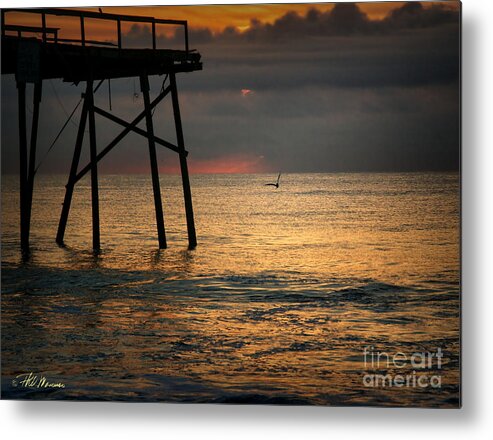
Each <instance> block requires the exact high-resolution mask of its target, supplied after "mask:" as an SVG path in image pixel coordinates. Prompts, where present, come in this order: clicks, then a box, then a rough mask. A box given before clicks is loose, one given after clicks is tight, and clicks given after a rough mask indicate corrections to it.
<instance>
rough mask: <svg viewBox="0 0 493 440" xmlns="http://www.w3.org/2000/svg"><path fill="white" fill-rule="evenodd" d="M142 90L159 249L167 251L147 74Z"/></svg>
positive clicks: (142, 77) (144, 75) (144, 77)
mask: <svg viewBox="0 0 493 440" xmlns="http://www.w3.org/2000/svg"><path fill="white" fill-rule="evenodd" d="M140 88H141V91H142V96H143V98H144V110H145V118H146V127H147V141H148V144H149V158H150V162H151V176H152V190H153V192H154V207H155V210H156V225H157V234H158V241H159V249H166V233H165V230H164V215H163V204H162V201H161V186H160V183H159V169H158V164H157V155H156V144H155V142H154V126H153V123H152V111H151V102H150V98H149V78H148V76H147V74H142V75H141V76H140Z"/></svg>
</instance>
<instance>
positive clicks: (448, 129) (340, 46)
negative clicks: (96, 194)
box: [2, 2, 460, 172]
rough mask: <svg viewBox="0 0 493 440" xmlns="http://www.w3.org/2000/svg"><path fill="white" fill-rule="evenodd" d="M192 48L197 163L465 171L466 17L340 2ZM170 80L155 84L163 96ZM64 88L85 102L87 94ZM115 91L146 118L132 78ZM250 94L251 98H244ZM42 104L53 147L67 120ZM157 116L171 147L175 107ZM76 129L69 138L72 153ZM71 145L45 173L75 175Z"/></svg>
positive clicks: (7, 110)
mask: <svg viewBox="0 0 493 440" xmlns="http://www.w3.org/2000/svg"><path fill="white" fill-rule="evenodd" d="M192 25H193V23H192ZM149 42H150V33H149V29H147V28H145V27H142V26H138V25H136V26H134V27H132V28H131V29H130V31H129V33H128V34H127V35H126V37H125V39H124V44H125V45H127V46H136V47H138V46H147V47H148V45H149ZM181 42H182V36H181V35H180V34H179V33H177V34H176V35H175V36H173V37H165V36H162V35H161V36H160V37H159V39H158V45H159V46H160V47H173V46H174V45H175V46H176V45H178V44H180V43H181ZM190 42H191V46H192V47H193V48H196V49H197V50H198V51H199V52H200V53H201V54H202V57H203V62H204V70H203V71H202V72H196V73H192V74H186V75H182V76H180V78H179V87H180V91H181V104H182V113H183V118H184V127H185V135H186V142H187V144H188V145H189V149H190V151H191V157H193V158H195V159H196V160H207V159H211V158H220V157H223V156H234V155H243V156H244V155H249V156H252V157H262V158H263V160H264V161H265V164H266V166H267V168H270V169H272V170H278V169H282V170H283V171H286V172H288V171H307V172H308V171H322V172H323V171H419V170H457V169H458V166H459V145H460V143H459V133H460V129H459V123H460V116H459V115H460V111H459V109H460V107H459V102H460V101H459V97H460V95H459V86H460V84H459V72H460V53H459V42H460V16H459V12H457V11H454V10H450V9H447V8H446V7H444V6H432V7H426V8H425V7H423V6H422V5H421V4H420V3H418V2H412V3H407V4H405V5H404V6H403V7H401V8H399V9H395V10H393V11H392V12H391V13H390V14H389V15H388V16H387V17H385V18H384V19H382V20H370V19H369V18H368V17H367V16H366V15H365V14H364V13H363V12H362V11H361V10H360V9H359V8H358V6H357V5H355V4H352V3H344V4H340V3H339V4H337V5H336V6H335V7H334V8H333V9H332V10H331V11H328V12H320V11H318V10H317V9H315V8H314V9H312V10H310V11H309V12H308V13H307V14H306V15H304V16H300V15H298V14H296V13H294V12H289V13H287V14H285V15H284V16H282V17H280V18H279V19H278V20H276V21H275V22H274V23H272V24H269V23H262V22H259V21H258V20H255V19H252V21H251V25H250V28H249V29H248V30H247V31H245V32H243V33H240V32H238V31H237V30H236V29H234V28H226V29H224V30H223V31H221V32H218V33H216V34H214V33H212V32H211V31H210V30H209V29H193V28H192V29H191V30H190ZM161 80H162V79H159V78H157V79H155V80H154V81H153V83H152V85H153V87H154V88H153V90H154V92H156V91H157V89H158V88H159V87H160V82H161ZM3 83H4V86H3V87H2V92H3V96H4V99H3V102H2V110H3V111H2V125H3V128H2V164H3V165H2V168H3V169H4V170H7V171H10V170H11V169H13V170H14V171H15V170H16V169H17V168H16V167H17V164H16V160H17V159H16V152H15V149H13V148H11V147H10V146H11V145H14V146H15V145H17V144H16V142H17V141H16V132H15V127H16V124H15V111H16V110H15V86H14V85H13V82H11V81H4V82H3ZM9 84H10V85H9ZM57 87H60V90H61V92H60V93H62V94H63V96H65V97H66V99H67V100H68V102H71V101H70V100H71V99H72V101H75V102H76V100H77V96H78V94H79V93H80V90H79V89H80V87H79V89H77V88H75V87H74V86H67V85H65V86H62V85H58V84H57ZM113 87H114V90H113V108H114V109H115V108H116V107H118V110H117V111H116V113H117V114H119V115H121V116H123V117H125V118H127V119H130V118H131V116H132V115H133V114H135V113H137V112H138V110H139V109H138V108H137V106H136V104H135V103H133V102H132V99H131V95H132V82H131V80H122V81H115V84H114V86H113ZM242 89H250V90H252V91H253V92H252V93H251V94H248V95H247V96H243V95H242V94H241V90H242ZM46 95H48V96H46ZM45 97H46V99H45V105H50V106H52V107H53V111H52V112H51V113H50V115H49V117H48V116H46V117H45V120H44V121H42V122H44V123H45V125H46V127H47V128H46V129H45V130H44V132H43V133H42V136H41V137H42V138H43V140H44V142H45V144H49V142H50V141H51V139H52V138H53V133H56V130H57V128H58V127H59V126H60V125H61V124H62V123H63V121H64V115H63V113H62V112H61V111H60V110H59V109H57V104H56V102H55V99H54V97H51V98H50V95H49V94H48V93H45ZM45 97H44V98H45ZM99 99H103V100H104V98H99ZM118 100H119V101H118ZM46 101H48V103H47V104H46ZM103 102H104V101H103ZM115 102H117V103H119V105H115ZM137 104H139V103H137ZM67 107H70V105H69V104H67ZM159 112H161V113H159ZM161 115H162V116H161ZM157 116H158V117H159V118H160V119H158V121H162V123H161V122H159V123H158V124H157V127H156V131H157V134H158V135H159V136H162V137H165V138H168V139H170V140H171V141H173V140H174V136H173V135H172V133H173V127H172V124H171V119H170V116H171V112H170V109H169V108H165V109H163V110H158V113H157ZM98 124H99V120H98ZM106 125H107V123H106V122H103V121H101V124H100V125H99V126H103V128H101V129H100V131H99V133H101V137H102V141H101V142H102V143H101V147H102V146H103V145H104V142H103V140H104V139H105V136H107V137H108V139H110V136H111V135H112V134H113V133H116V131H117V129H116V130H115V129H114V127H113V126H110V125H108V126H107V127H106ZM71 130H72V132H70V131H69V132H68V133H67V135H66V139H65V140H64V142H68V143H69V145H72V144H73V138H74V136H75V127H72V128H71ZM145 147H146V145H145V141H144V140H143V139H139V138H137V137H131V138H129V139H128V140H127V141H126V142H125V143H124V144H123V145H122V146H121V148H120V150H119V151H118V152H116V154H115V155H113V157H112V159H111V160H108V162H106V163H104V162H103V163H102V168H103V170H107V171H115V170H118V169H123V170H125V164H128V163H129V160H130V161H131V162H132V163H134V164H135V162H136V161H142V164H143V166H145V165H146V164H147V159H146V157H145V155H143V154H142V153H141V151H140V150H142V148H145ZM72 148H73V147H71V146H70V147H69V148H66V147H65V150H66V151H64V152H63V154H62V155H61V159H60V160H58V161H52V162H50V163H49V164H47V166H46V168H45V171H53V172H54V171H61V172H66V170H67V169H68V166H69V165H68V163H69V158H70V154H71V150H72ZM161 157H162V160H163V161H165V162H166V161H167V160H170V157H169V156H167V155H161ZM119 167H121V168H119Z"/></svg>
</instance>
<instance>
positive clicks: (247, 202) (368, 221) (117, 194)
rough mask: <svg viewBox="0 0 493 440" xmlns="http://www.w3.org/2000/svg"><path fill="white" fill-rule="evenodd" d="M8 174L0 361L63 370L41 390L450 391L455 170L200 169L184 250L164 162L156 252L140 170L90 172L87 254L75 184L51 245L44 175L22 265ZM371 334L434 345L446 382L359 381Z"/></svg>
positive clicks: (16, 367)
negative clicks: (160, 242)
mask: <svg viewBox="0 0 493 440" xmlns="http://www.w3.org/2000/svg"><path fill="white" fill-rule="evenodd" d="M6 180H7V181H6V182H4V185H3V188H2V229H3V232H2V245H3V266H4V267H3V272H2V293H3V304H2V308H3V310H2V347H3V348H2V349H3V361H2V362H3V364H2V366H3V371H4V377H7V378H9V377H10V376H13V375H15V374H19V373H22V372H26V371H31V370H32V369H35V370H38V371H39V370H42V371H43V372H45V374H48V373H50V374H52V375H53V376H55V378H59V377H62V378H64V381H65V383H66V384H67V388H66V389H64V390H57V391H55V392H51V394H49V395H47V396H44V397H47V398H57V397H58V398H85V399H127V400H128V399H130V400H131V399H134V400H179V401H250V402H254V401H260V402H269V401H270V402H272V400H269V399H271V398H272V399H274V400H273V401H274V402H278V403H286V402H288V401H289V402H292V403H314V404H343V405H347V404H377V405H396V404H397V405H413V406H420V405H424V406H456V405H457V401H458V385H459V368H458V355H459V251H458V249H459V196H458V183H459V182H458V176H457V175H456V174H393V175H390V174H369V175H364V174H335V175H324V174H322V175H286V176H285V177H284V179H283V184H282V185H281V187H280V188H279V189H278V190H272V189H271V188H268V187H267V188H266V187H263V185H262V184H263V183H264V180H265V176H261V175H257V176H197V177H195V178H194V181H193V182H192V187H193V195H194V207H195V212H196V218H197V230H198V235H199V246H198V248H197V249H196V250H193V251H188V250H186V229H185V228H186V227H185V219H184V210H183V206H182V202H181V193H180V191H181V190H180V187H179V180H178V179H177V178H175V177H169V176H164V177H163V178H162V183H163V195H165V197H164V199H165V201H166V206H165V221H166V224H167V233H168V243H169V249H167V250H164V251H157V250H155V248H156V233H155V226H154V220H153V219H154V217H153V212H152V207H153V204H152V199H151V194H152V191H151V190H150V186H149V181H148V179H147V177H144V176H120V177H118V176H104V177H103V178H102V190H101V211H102V231H101V232H102V238H103V248H104V250H103V252H102V253H101V255H99V256H94V255H92V254H91V252H90V251H89V247H90V237H91V235H90V233H91V231H90V198H89V193H88V188H87V187H82V188H81V190H80V191H79V192H78V193H77V194H76V198H75V200H74V209H73V212H72V213H71V217H70V220H69V221H70V223H69V228H68V230H67V235H66V237H67V247H66V248H58V247H57V246H56V245H54V243H53V238H54V234H55V232H56V225H57V221H58V214H59V213H58V210H59V203H60V200H62V196H63V185H61V182H62V180H61V179H60V178H58V177H56V176H55V177H53V176H51V177H42V178H41V179H40V182H39V184H38V187H37V188H36V194H37V195H36V200H35V202H34V204H35V210H34V213H33V219H34V224H33V232H32V236H33V237H32V242H33V244H34V250H33V254H32V257H31V261H30V262H29V263H28V264H24V265H22V264H19V254H18V250H17V224H16V220H17V213H16V208H17V206H16V204H17V202H16V198H15V186H14V185H15V182H14V181H13V180H12V181H9V180H8V179H6ZM86 185H87V182H86ZM368 345H372V346H374V347H376V349H379V350H381V351H386V352H389V353H396V352H405V353H413V352H418V351H434V350H436V349H437V347H441V348H442V350H444V352H445V358H444V368H443V370H442V371H441V374H442V388H441V389H440V390H434V389H432V390H430V389H425V390H423V389H416V388H386V389H385V388H384V389H382V388H380V389H375V388H367V387H365V386H364V385H363V382H362V377H363V375H364V374H365V371H366V370H365V365H364V363H363V359H362V353H363V349H364V347H365V346H368ZM405 371H408V372H411V369H409V368H406V369H405ZM32 396H34V397H35V396H36V394H32ZM259 396H260V397H259ZM38 397H39V394H38ZM228 399H229V400H228ZM242 399H243V400H242ZM275 399H278V400H275Z"/></svg>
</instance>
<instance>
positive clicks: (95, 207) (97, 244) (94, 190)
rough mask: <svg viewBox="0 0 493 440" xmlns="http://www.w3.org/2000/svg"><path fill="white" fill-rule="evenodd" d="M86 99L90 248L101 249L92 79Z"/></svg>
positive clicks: (96, 250)
mask: <svg viewBox="0 0 493 440" xmlns="http://www.w3.org/2000/svg"><path fill="white" fill-rule="evenodd" d="M86 100H87V107H88V116H89V148H90V158H91V200H92V249H93V250H94V251H95V252H98V251H99V250H100V249H101V241H100V234H99V189H98V159H97V156H98V152H97V147H96V121H95V118H94V93H93V81H92V80H89V81H87V89H86Z"/></svg>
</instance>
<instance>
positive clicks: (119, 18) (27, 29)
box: [1, 8, 189, 56]
mask: <svg viewBox="0 0 493 440" xmlns="http://www.w3.org/2000/svg"><path fill="white" fill-rule="evenodd" d="M9 13H22V14H37V15H39V16H40V18H41V26H39V27H38V26H20V25H16V24H6V22H5V18H6V16H7V14H9ZM47 16H57V17H78V18H79V20H80V39H67V38H65V39H62V38H59V36H58V32H59V30H60V28H53V27H48V26H47V25H46V17H47ZM1 18H2V36H5V35H6V33H7V32H15V33H17V36H18V37H19V38H22V36H23V33H37V34H41V38H42V40H43V42H45V43H48V42H52V43H58V42H66V43H71V44H80V45H81V46H86V44H92V45H103V46H115V47H118V48H119V49H122V23H144V24H148V25H150V27H151V36H152V48H153V49H156V39H157V34H156V25H173V26H183V30H184V50H185V52H186V55H187V56H188V53H189V45H188V23H187V21H186V20H168V19H161V18H154V17H145V16H139V15H120V14H109V13H106V12H93V11H80V10H71V9H58V8H56V9H51V8H25V9H24V8H23V9H2V10H1ZM87 19H97V20H106V21H112V22H114V24H115V27H116V33H117V44H114V43H109V42H107V41H96V40H88V39H87V38H86V20H87Z"/></svg>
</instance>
